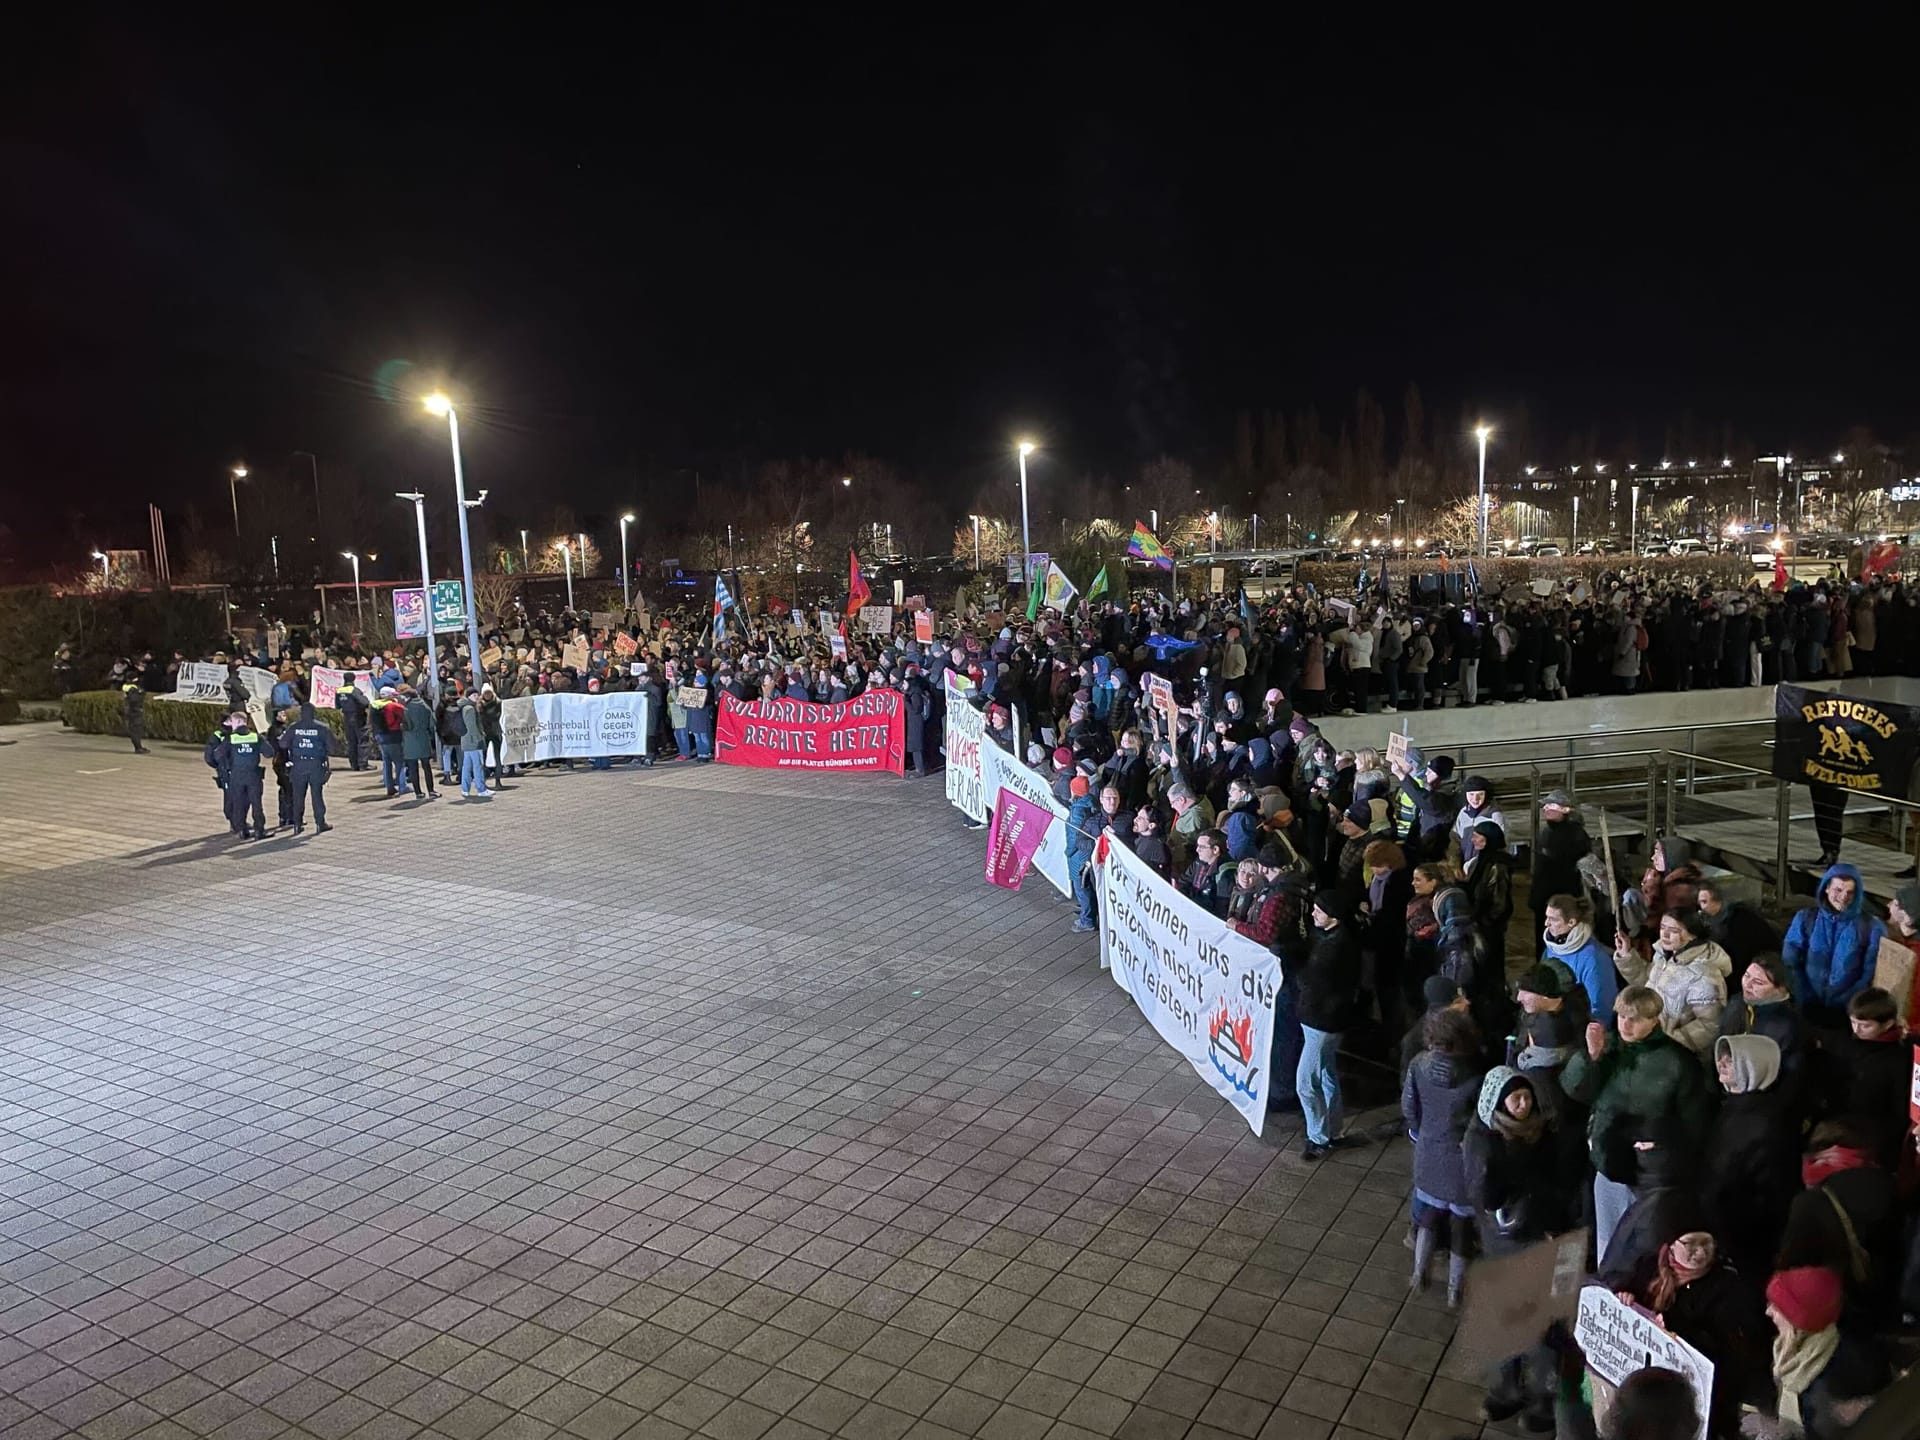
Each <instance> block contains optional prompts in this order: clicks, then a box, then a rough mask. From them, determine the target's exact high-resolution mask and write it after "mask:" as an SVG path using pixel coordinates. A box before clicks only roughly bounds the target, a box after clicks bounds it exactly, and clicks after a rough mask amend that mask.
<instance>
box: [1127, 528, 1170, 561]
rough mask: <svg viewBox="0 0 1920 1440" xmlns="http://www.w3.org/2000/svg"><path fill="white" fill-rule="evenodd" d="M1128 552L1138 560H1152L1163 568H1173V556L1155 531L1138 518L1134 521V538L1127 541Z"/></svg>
mask: <svg viewBox="0 0 1920 1440" xmlns="http://www.w3.org/2000/svg"><path fill="white" fill-rule="evenodd" d="M1127 554H1129V555H1131V556H1132V557H1133V558H1134V559H1136V560H1150V561H1152V562H1153V563H1154V564H1155V565H1158V566H1159V567H1160V568H1161V569H1162V570H1171V569H1172V568H1173V557H1172V556H1171V555H1169V554H1167V552H1166V550H1165V549H1164V548H1163V547H1162V546H1161V544H1160V542H1159V541H1158V540H1157V539H1155V538H1154V534H1153V532H1152V531H1151V530H1149V529H1148V528H1147V527H1146V526H1144V525H1142V524H1141V523H1140V522H1139V521H1138V520H1136V521H1134V522H1133V539H1131V540H1129V541H1128V542H1127Z"/></svg>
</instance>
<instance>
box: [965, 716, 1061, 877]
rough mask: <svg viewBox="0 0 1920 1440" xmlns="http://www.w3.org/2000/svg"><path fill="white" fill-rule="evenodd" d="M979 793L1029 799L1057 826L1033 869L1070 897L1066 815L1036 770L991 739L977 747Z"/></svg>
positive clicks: (1035, 858) (1048, 835)
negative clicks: (1004, 793) (1010, 793)
mask: <svg viewBox="0 0 1920 1440" xmlns="http://www.w3.org/2000/svg"><path fill="white" fill-rule="evenodd" d="M980 781H981V790H982V792H983V793H984V794H986V795H998V794H999V793H1000V791H1001V790H1002V789H1003V788H1004V789H1007V790H1011V791H1013V793H1014V794H1016V795H1019V796H1021V797H1023V798H1024V799H1027V800H1031V801H1032V802H1033V803H1034V804H1035V805H1038V806H1039V807H1040V808H1041V809H1043V810H1045V811H1046V812H1047V813H1048V814H1049V815H1052V816H1053V817H1054V818H1055V819H1056V820H1058V821H1059V822H1060V823H1059V824H1058V825H1049V826H1048V827H1047V833H1046V835H1045V836H1044V837H1043V838H1042V839H1041V841H1040V848H1039V849H1038V850H1036V851H1034V852H1033V868H1034V869H1035V870H1038V871H1039V872H1040V873H1041V874H1042V875H1044V876H1046V877H1047V880H1048V882H1049V883H1051V884H1052V886H1053V888H1054V889H1056V890H1058V891H1059V892H1060V893H1061V894H1062V895H1066V896H1069V897H1071V896H1072V894H1073V881H1072V880H1071V879H1070V878H1069V877H1068V873H1067V812H1066V811H1065V810H1063V809H1062V808H1061V807H1060V802H1059V801H1057V800H1055V799H1054V798H1053V787H1052V786H1050V785H1049V784H1048V783H1047V781H1046V779H1045V778H1044V777H1043V776H1041V775H1040V773H1039V772H1038V771H1034V770H1029V769H1028V768H1027V767H1026V766H1025V765H1022V764H1021V763H1020V762H1019V761H1018V760H1015V759H1014V758H1013V757H1012V756H1011V755H1009V754H1007V752H1006V751H1004V750H1002V749H1001V748H1000V747H999V746H998V745H995V744H994V743H993V742H992V741H991V740H988V741H986V742H985V743H983V744H982V745H981V746H980Z"/></svg>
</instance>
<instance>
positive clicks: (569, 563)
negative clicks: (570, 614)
mask: <svg viewBox="0 0 1920 1440" xmlns="http://www.w3.org/2000/svg"><path fill="white" fill-rule="evenodd" d="M553 548H554V549H556V550H558V551H559V552H560V558H561V561H562V562H563V563H564V564H565V565H566V567H567V609H569V610H571V609H573V551H572V550H570V549H568V548H567V542H566V541H564V540H556V541H554V542H553Z"/></svg>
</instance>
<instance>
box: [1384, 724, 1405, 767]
mask: <svg viewBox="0 0 1920 1440" xmlns="http://www.w3.org/2000/svg"><path fill="white" fill-rule="evenodd" d="M1406 761H1407V737H1406V734H1405V732H1403V731H1399V730H1396V731H1394V732H1393V733H1392V734H1391V735H1389V736H1387V764H1388V765H1389V766H1392V765H1393V764H1394V763H1395V762H1398V763H1400V764H1401V765H1405V764H1406Z"/></svg>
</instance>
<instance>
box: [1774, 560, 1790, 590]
mask: <svg viewBox="0 0 1920 1440" xmlns="http://www.w3.org/2000/svg"><path fill="white" fill-rule="evenodd" d="M1773 588H1774V589H1776V590H1784V589H1786V588H1787V557H1786V556H1785V555H1784V554H1783V553H1782V552H1780V551H1778V550H1776V551H1774V552H1773Z"/></svg>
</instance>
